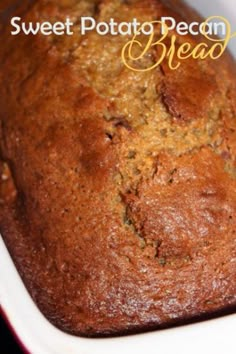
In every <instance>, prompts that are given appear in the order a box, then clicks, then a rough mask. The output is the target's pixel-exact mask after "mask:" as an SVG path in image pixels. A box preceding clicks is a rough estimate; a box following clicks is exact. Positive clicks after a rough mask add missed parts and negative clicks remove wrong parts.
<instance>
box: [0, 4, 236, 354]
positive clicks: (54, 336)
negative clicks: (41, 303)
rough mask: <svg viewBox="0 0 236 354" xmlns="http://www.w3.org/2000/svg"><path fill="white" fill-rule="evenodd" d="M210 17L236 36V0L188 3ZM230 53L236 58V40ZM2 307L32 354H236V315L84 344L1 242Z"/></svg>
mask: <svg viewBox="0 0 236 354" xmlns="http://www.w3.org/2000/svg"><path fill="white" fill-rule="evenodd" d="M188 2H189V3H190V5H192V6H194V7H195V8H197V9H198V10H199V11H200V12H201V13H202V14H203V15H204V16H205V17H207V16H212V15H221V16H225V17H227V18H228V19H229V20H230V22H231V24H232V29H233V30H234V31H236V7H235V0H214V1H206V0H193V1H191V0H188ZM230 48H231V50H232V52H233V53H234V55H235V56H236V38H235V39H232V41H231V43H230ZM0 270H1V271H0V302H1V307H2V309H3V311H4V313H5V315H6V317H7V318H8V321H9V323H10V324H11V326H12V328H13V329H14V332H15V333H16V334H17V336H18V338H19V339H20V341H21V342H22V343H23V344H24V346H25V348H27V349H28V351H29V352H30V353H33V354H120V353H122V354H144V353H148V354H158V353H160V354H172V353H177V354H178V353H181V354H189V353H191V354H199V353H203V354H204V353H207V354H222V353H226V354H235V353H236V341H235V335H236V315H230V316H224V317H221V318H219V319H214V320H209V321H205V322H200V323H197V324H192V325H187V326H182V327H178V328H172V329H168V330H163V331H154V332H150V333H145V334H139V335H133V336H127V337H121V338H111V339H84V338H79V337H74V336H70V335H68V334H65V333H63V332H61V331H60V330H58V329H56V328H55V327H54V326H52V325H51V324H50V323H49V322H48V321H47V320H46V319H45V318H44V316H43V315H42V314H41V313H40V311H39V310H38V308H37V307H36V305H35V304H34V303H33V301H32V299H31V297H30V296H29V294H28V292H27V290H26V289H25V287H24V285H23V283H22V280H21V279H20V277H19V275H18V272H17V270H16V268H15V266H14V264H13V262H12V260H11V258H10V256H9V253H8V251H7V249H6V247H5V245H4V243H3V241H2V239H1V237H0Z"/></svg>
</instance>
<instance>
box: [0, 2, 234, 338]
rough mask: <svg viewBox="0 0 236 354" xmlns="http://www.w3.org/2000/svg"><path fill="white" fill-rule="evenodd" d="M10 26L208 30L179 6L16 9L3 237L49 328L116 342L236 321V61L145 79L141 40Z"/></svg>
mask: <svg viewBox="0 0 236 354" xmlns="http://www.w3.org/2000/svg"><path fill="white" fill-rule="evenodd" d="M12 16H19V17H21V19H22V20H24V21H25V22H29V21H33V22H37V21H50V22H55V21H65V19H66V18H68V17H69V18H70V19H71V20H72V21H74V23H79V19H80V18H81V16H93V17H95V18H96V19H97V21H109V19H110V18H114V19H115V20H116V21H118V22H121V21H126V22H130V21H132V19H133V18H137V19H139V21H140V22H145V21H153V20H156V19H159V18H160V17H161V16H172V17H175V18H176V20H177V21H181V20H182V21H187V22H191V21H193V20H199V17H198V15H197V14H196V13H195V11H193V10H191V9H190V8H189V7H188V6H186V5H185V4H184V3H181V2H180V1H175V0H168V1H164V0H163V1H162V0H129V1H128V0H127V1H124V0H93V1H91V0H81V1H76V0H61V1H56V0H51V1H46V0H40V1H21V2H19V1H10V0H8V1H3V5H1V12H0V19H1V27H0V31H1V38H3V39H2V40H1V49H0V82H1V87H0V144H1V162H0V173H1V182H0V232H1V234H2V236H3V239H4V241H5V242H6V245H7V247H8V249H9V252H10V254H11V256H12V258H13V260H14V262H15V264H16V266H17V269H18V270H19V272H20V274H21V276H22V279H23V281H24V283H25V284H26V287H27V288H28V290H29V292H30V294H31V296H32V298H33V299H34V301H35V302H36V304H37V305H38V307H39V308H40V310H41V311H42V312H43V314H45V316H46V317H47V318H48V319H49V320H50V321H51V322H52V323H53V324H55V325H56V326H57V327H59V328H60V329H62V330H64V331H66V332H69V333H72V334H76V335H82V336H104V335H113V334H124V333H133V332H140V331H146V330H150V329H157V328H163V327H166V326H171V325H175V324H180V323H186V322H189V321H194V320H197V319H203V318H206V317H207V316H208V317H209V316H210V317H211V316H216V315H219V314H221V313H230V312H233V311H235V306H236V65H235V62H234V60H233V59H232V58H231V57H230V55H229V54H228V53H227V54H224V55H223V56H222V57H221V58H220V59H218V60H211V59H205V60H192V59H189V60H185V61H184V62H183V63H182V65H181V66H180V68H179V69H178V70H170V69H169V67H168V63H167V62H166V61H163V62H162V63H161V65H159V66H158V67H156V68H155V69H154V70H150V71H147V72H141V71H140V72H139V71H133V70H130V69H128V68H127V67H125V65H124V63H123V62H122V60H121V55H120V53H121V50H122V48H123V46H124V45H125V43H126V42H127V36H121V35H120V36H111V35H107V36H100V35H98V34H97V33H96V32H95V31H93V32H90V33H88V34H87V35H86V36H82V35H80V33H79V32H78V33H76V35H74V36H66V35H65V36H55V35H51V36H43V35H41V34H38V35H35V36H32V35H28V36H27V35H25V34H19V35H17V36H12V35H10V19H11V18H12ZM177 40H178V43H179V44H181V43H182V42H185V41H189V42H191V43H192V44H193V45H194V44H197V43H198V42H199V41H202V38H201V37H200V36H194V37H191V36H190V35H187V36H185V37H181V36H178V37H177ZM156 51H157V49H155V47H153V50H152V52H151V53H150V52H149V53H147V55H146V56H145V57H144V58H143V59H142V60H140V63H139V64H137V65H140V66H142V65H149V64H152V63H154V62H155V60H156V57H157V55H158V53H157V52H156Z"/></svg>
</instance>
